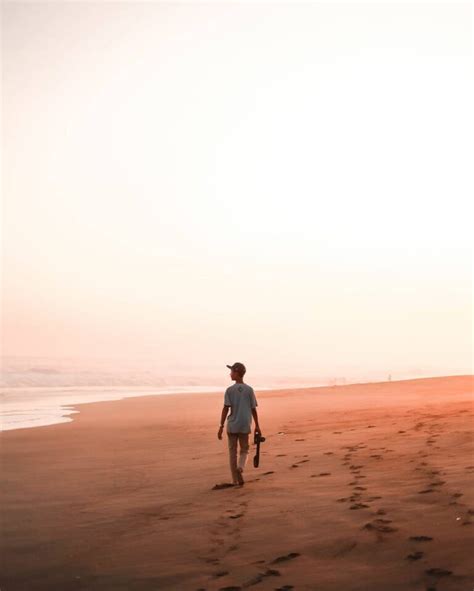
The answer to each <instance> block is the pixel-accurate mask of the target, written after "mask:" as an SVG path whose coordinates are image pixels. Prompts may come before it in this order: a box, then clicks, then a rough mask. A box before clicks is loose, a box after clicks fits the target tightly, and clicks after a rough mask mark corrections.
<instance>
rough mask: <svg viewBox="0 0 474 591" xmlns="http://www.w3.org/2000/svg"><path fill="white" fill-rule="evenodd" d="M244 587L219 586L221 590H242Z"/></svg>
mask: <svg viewBox="0 0 474 591" xmlns="http://www.w3.org/2000/svg"><path fill="white" fill-rule="evenodd" d="M241 590H242V587H237V586H236V585H230V587H219V591H241Z"/></svg>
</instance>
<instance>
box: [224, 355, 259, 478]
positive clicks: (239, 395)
mask: <svg viewBox="0 0 474 591" xmlns="http://www.w3.org/2000/svg"><path fill="white" fill-rule="evenodd" d="M226 367H228V368H229V369H230V378H231V380H233V381H235V384H233V385H232V386H229V387H228V388H227V390H226V391H225V395H224V407H223V409H222V414H221V424H220V427H219V432H218V433H217V437H218V438H219V439H222V433H223V431H224V424H225V420H226V417H227V414H228V412H229V409H231V414H230V415H229V417H228V419H227V442H228V447H229V464H230V471H231V474H232V484H234V485H240V486H242V485H243V484H244V478H243V474H242V473H243V471H244V468H245V464H246V462H247V457H248V454H249V435H250V433H251V432H252V417H253V419H254V421H255V432H256V433H261V431H260V426H259V424H258V414H257V404H258V403H257V399H256V397H255V392H254V391H253V388H252V386H249V385H248V384H244V375H245V372H246V371H247V370H246V368H245V365H244V364H243V363H240V362H236V363H234V364H233V365H226ZM238 445H239V448H240V449H239V452H240V453H239V461H238V462H237V446H238Z"/></svg>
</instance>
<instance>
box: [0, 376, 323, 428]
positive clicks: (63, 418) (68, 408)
mask: <svg viewBox="0 0 474 591" xmlns="http://www.w3.org/2000/svg"><path fill="white" fill-rule="evenodd" d="M228 385H231V384H230V383H229V384H226V385H224V386H215V385H213V386H189V385H185V386H161V387H149V386H134V387H117V386H114V387H103V386H100V387H95V386H88V387H74V386H73V387H64V386H63V387H61V386H60V387H51V386H48V387H26V388H24V387H17V388H11V387H10V388H2V389H1V390H0V431H11V430H13V429H29V428H32V427H43V426H46V425H56V424H58V423H70V422H71V421H72V420H73V415H74V414H75V413H78V412H80V411H79V410H77V409H74V408H73V406H74V405H75V404H84V403H88V402H102V401H107V400H122V399H124V398H135V397H137V396H157V395H173V394H195V395H196V396H197V395H199V394H202V393H215V394H216V396H217V395H222V397H223V396H224V391H225V389H226V387H227V386H228ZM318 385H322V384H315V383H311V384H297V385H296V386H294V387H297V388H303V387H312V386H318ZM283 387H292V386H291V385H289V384H288V385H285V386H283V385H282V384H281V383H278V384H275V385H273V386H260V387H258V388H257V387H255V392H256V394H257V396H258V391H261V390H276V389H281V388H283Z"/></svg>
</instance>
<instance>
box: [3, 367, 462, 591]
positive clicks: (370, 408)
mask: <svg viewBox="0 0 474 591" xmlns="http://www.w3.org/2000/svg"><path fill="white" fill-rule="evenodd" d="M249 383H251V380H250V379H249ZM472 385H473V376H454V377H446V378H429V379H418V380H409V381H400V382H390V383H389V382H385V383H377V384H373V383H371V384H357V385H349V386H338V387H326V388H310V389H299V390H284V391H283V390H280V391H271V392H270V391H266V392H263V391H262V392H258V390H257V389H256V394H257V398H258V401H259V407H258V409H259V413H260V417H261V427H262V431H263V434H264V435H265V436H266V438H267V441H266V442H265V443H264V444H263V446H262V456H261V464H260V467H259V468H258V469H255V468H254V467H253V465H252V455H253V449H254V448H253V445H252V446H251V455H250V457H249V463H248V464H247V468H246V471H245V473H244V475H245V478H246V484H245V486H244V487H242V488H231V489H224V490H212V487H213V485H214V484H216V483H219V482H225V481H228V480H229V469H228V461H227V449H226V440H225V439H224V440H222V441H219V440H218V439H217V429H218V424H219V418H220V411H221V408H222V402H223V395H222V396H221V395H216V394H201V395H188V394H187V395H174V396H149V397H142V398H130V399H126V400H122V401H116V402H99V403H94V404H85V405H78V407H77V408H79V409H80V411H81V412H80V413H79V414H77V415H74V421H73V422H72V423H66V424H59V425H53V426H47V427H39V428H35V429H24V430H18V431H8V432H4V433H2V434H1V436H0V442H1V459H2V466H1V467H2V483H1V497H0V501H1V507H2V510H1V511H2V524H1V533H2V540H1V541H2V548H1V553H2V573H1V579H0V588H1V590H2V591H17V590H18V591H19V590H21V591H26V590H27V591H36V590H39V589H41V590H47V591H56V590H58V591H69V590H83V591H95V590H98V589H101V590H103V589H107V590H109V589H110V590H113V591H121V590H123V591H135V590H176V591H187V590H192V591H196V590H198V589H206V590H208V591H213V590H218V589H228V590H231V589H235V590H236V589H246V588H250V589H256V590H257V589H258V590H259V591H264V590H270V589H271V590H274V589H284V590H290V589H295V590H315V591H316V590H319V591H342V590H350V591H362V590H363V591H392V590H397V591H410V590H423V591H425V590H427V589H433V590H434V589H436V591H448V590H463V591H471V589H473V588H474V565H473V561H472V555H473V550H474V544H473V540H474V537H473V534H474V487H473V479H474V455H473V445H472V444H473V438H472V426H473V406H472Z"/></svg>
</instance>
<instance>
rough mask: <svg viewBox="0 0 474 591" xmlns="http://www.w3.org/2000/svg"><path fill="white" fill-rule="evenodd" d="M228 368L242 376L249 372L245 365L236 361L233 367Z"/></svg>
mask: <svg viewBox="0 0 474 591" xmlns="http://www.w3.org/2000/svg"><path fill="white" fill-rule="evenodd" d="M226 367H228V368H229V369H233V370H234V371H236V372H237V373H239V374H240V375H241V376H243V375H244V373H245V372H246V371H247V369H246V368H245V365H244V364H243V363H240V362H239V361H236V362H235V363H234V364H232V365H226Z"/></svg>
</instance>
